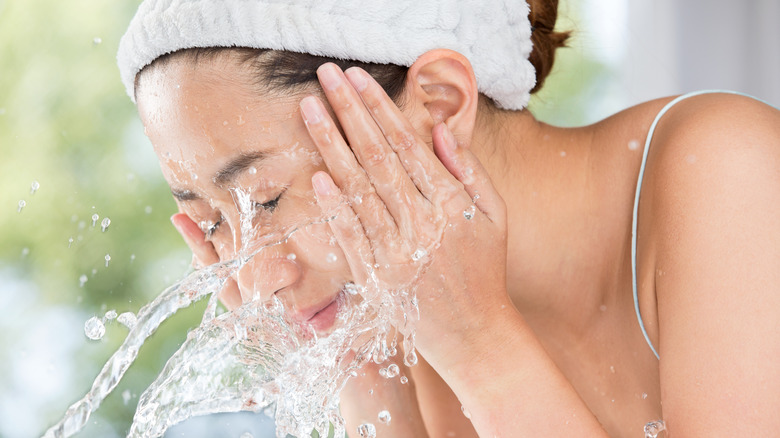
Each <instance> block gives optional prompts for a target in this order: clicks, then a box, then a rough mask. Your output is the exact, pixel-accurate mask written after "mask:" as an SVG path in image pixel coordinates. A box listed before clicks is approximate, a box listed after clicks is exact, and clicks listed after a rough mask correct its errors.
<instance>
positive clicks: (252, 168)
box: [249, 166, 257, 175]
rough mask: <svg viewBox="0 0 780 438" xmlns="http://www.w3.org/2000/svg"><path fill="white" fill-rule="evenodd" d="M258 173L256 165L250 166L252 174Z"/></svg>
mask: <svg viewBox="0 0 780 438" xmlns="http://www.w3.org/2000/svg"><path fill="white" fill-rule="evenodd" d="M256 173H257V168H256V167H254V166H252V167H250V168H249V174H250V175H254V174H256Z"/></svg>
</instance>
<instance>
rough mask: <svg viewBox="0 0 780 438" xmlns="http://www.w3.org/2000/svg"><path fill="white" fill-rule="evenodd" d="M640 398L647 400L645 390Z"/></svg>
mask: <svg viewBox="0 0 780 438" xmlns="http://www.w3.org/2000/svg"><path fill="white" fill-rule="evenodd" d="M642 400H647V393H646V392H643V393H642Z"/></svg>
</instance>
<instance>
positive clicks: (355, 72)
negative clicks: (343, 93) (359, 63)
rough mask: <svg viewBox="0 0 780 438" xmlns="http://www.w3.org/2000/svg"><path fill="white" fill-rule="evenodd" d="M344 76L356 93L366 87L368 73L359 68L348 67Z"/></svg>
mask: <svg viewBox="0 0 780 438" xmlns="http://www.w3.org/2000/svg"><path fill="white" fill-rule="evenodd" d="M344 75H346V76H347V79H348V80H349V82H350V83H351V84H352V86H353V87H355V89H356V90H358V91H363V90H365V89H366V87H367V86H368V77H367V75H368V73H366V72H365V71H363V70H362V69H360V68H357V67H350V68H349V69H348V70H347V71H346V72H344Z"/></svg>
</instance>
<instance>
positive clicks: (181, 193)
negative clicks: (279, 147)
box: [171, 151, 272, 202]
mask: <svg viewBox="0 0 780 438" xmlns="http://www.w3.org/2000/svg"><path fill="white" fill-rule="evenodd" d="M271 155H272V154H270V153H268V152H265V151H254V152H242V153H239V154H238V156H236V157H235V158H233V159H232V160H230V161H228V163H227V164H225V165H224V166H223V167H222V168H221V169H220V170H219V171H217V173H215V174H214V178H212V181H213V182H214V184H216V185H218V186H224V185H227V184H228V183H230V182H233V181H234V180H235V179H236V178H238V176H239V175H241V174H242V173H243V172H246V171H247V170H248V169H249V168H250V167H252V165H254V164H258V162H259V161H263V160H265V159H267V158H268V157H269V156H271ZM171 194H172V195H173V197H174V198H176V199H177V200H179V201H183V202H187V201H196V200H198V199H201V196H200V195H198V194H197V193H195V192H193V191H192V190H189V189H171Z"/></svg>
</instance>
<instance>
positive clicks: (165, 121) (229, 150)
mask: <svg viewBox="0 0 780 438" xmlns="http://www.w3.org/2000/svg"><path fill="white" fill-rule="evenodd" d="M252 74H253V72H252V71H251V68H250V67H249V66H248V65H247V64H242V63H239V62H238V61H236V60H234V59H230V58H229V57H226V56H219V57H216V58H213V59H208V58H206V59H201V60H200V61H198V62H197V63H196V62H193V61H192V60H189V59H186V58H184V57H174V58H171V59H169V60H167V62H164V63H161V64H160V65H154V66H152V67H151V68H148V69H146V70H144V71H143V72H142V73H141V76H140V77H139V84H138V85H139V86H138V96H137V102H138V110H139V114H140V116H141V120H142V121H143V124H144V127H145V130H146V134H147V135H148V136H149V138H150V140H151V141H152V144H153V145H154V149H155V152H156V153H157V155H158V157H159V158H160V160H161V164H163V172H164V173H166V178H168V177H169V176H171V175H168V173H169V172H170V171H171V170H170V169H166V165H167V164H170V163H187V164H188V166H190V167H191V166H199V167H209V168H215V167H217V166H219V165H220V164H224V163H223V162H224V161H227V160H229V159H230V158H231V156H235V155H237V154H242V153H244V154H247V153H253V152H256V151H258V150H279V149H284V148H287V147H289V146H290V145H293V144H296V143H297V142H298V141H300V140H301V137H302V136H304V135H305V126H304V125H303V122H302V120H301V119H300V116H299V112H298V111H299V110H298V101H299V99H300V97H301V96H300V95H294V94H293V93H291V94H290V95H289V96H279V93H274V94H273V95H271V94H269V93H262V92H261V90H259V87H258V86H257V85H255V83H254V82H253V81H252ZM190 171H192V169H190ZM169 182H170V179H169Z"/></svg>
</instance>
